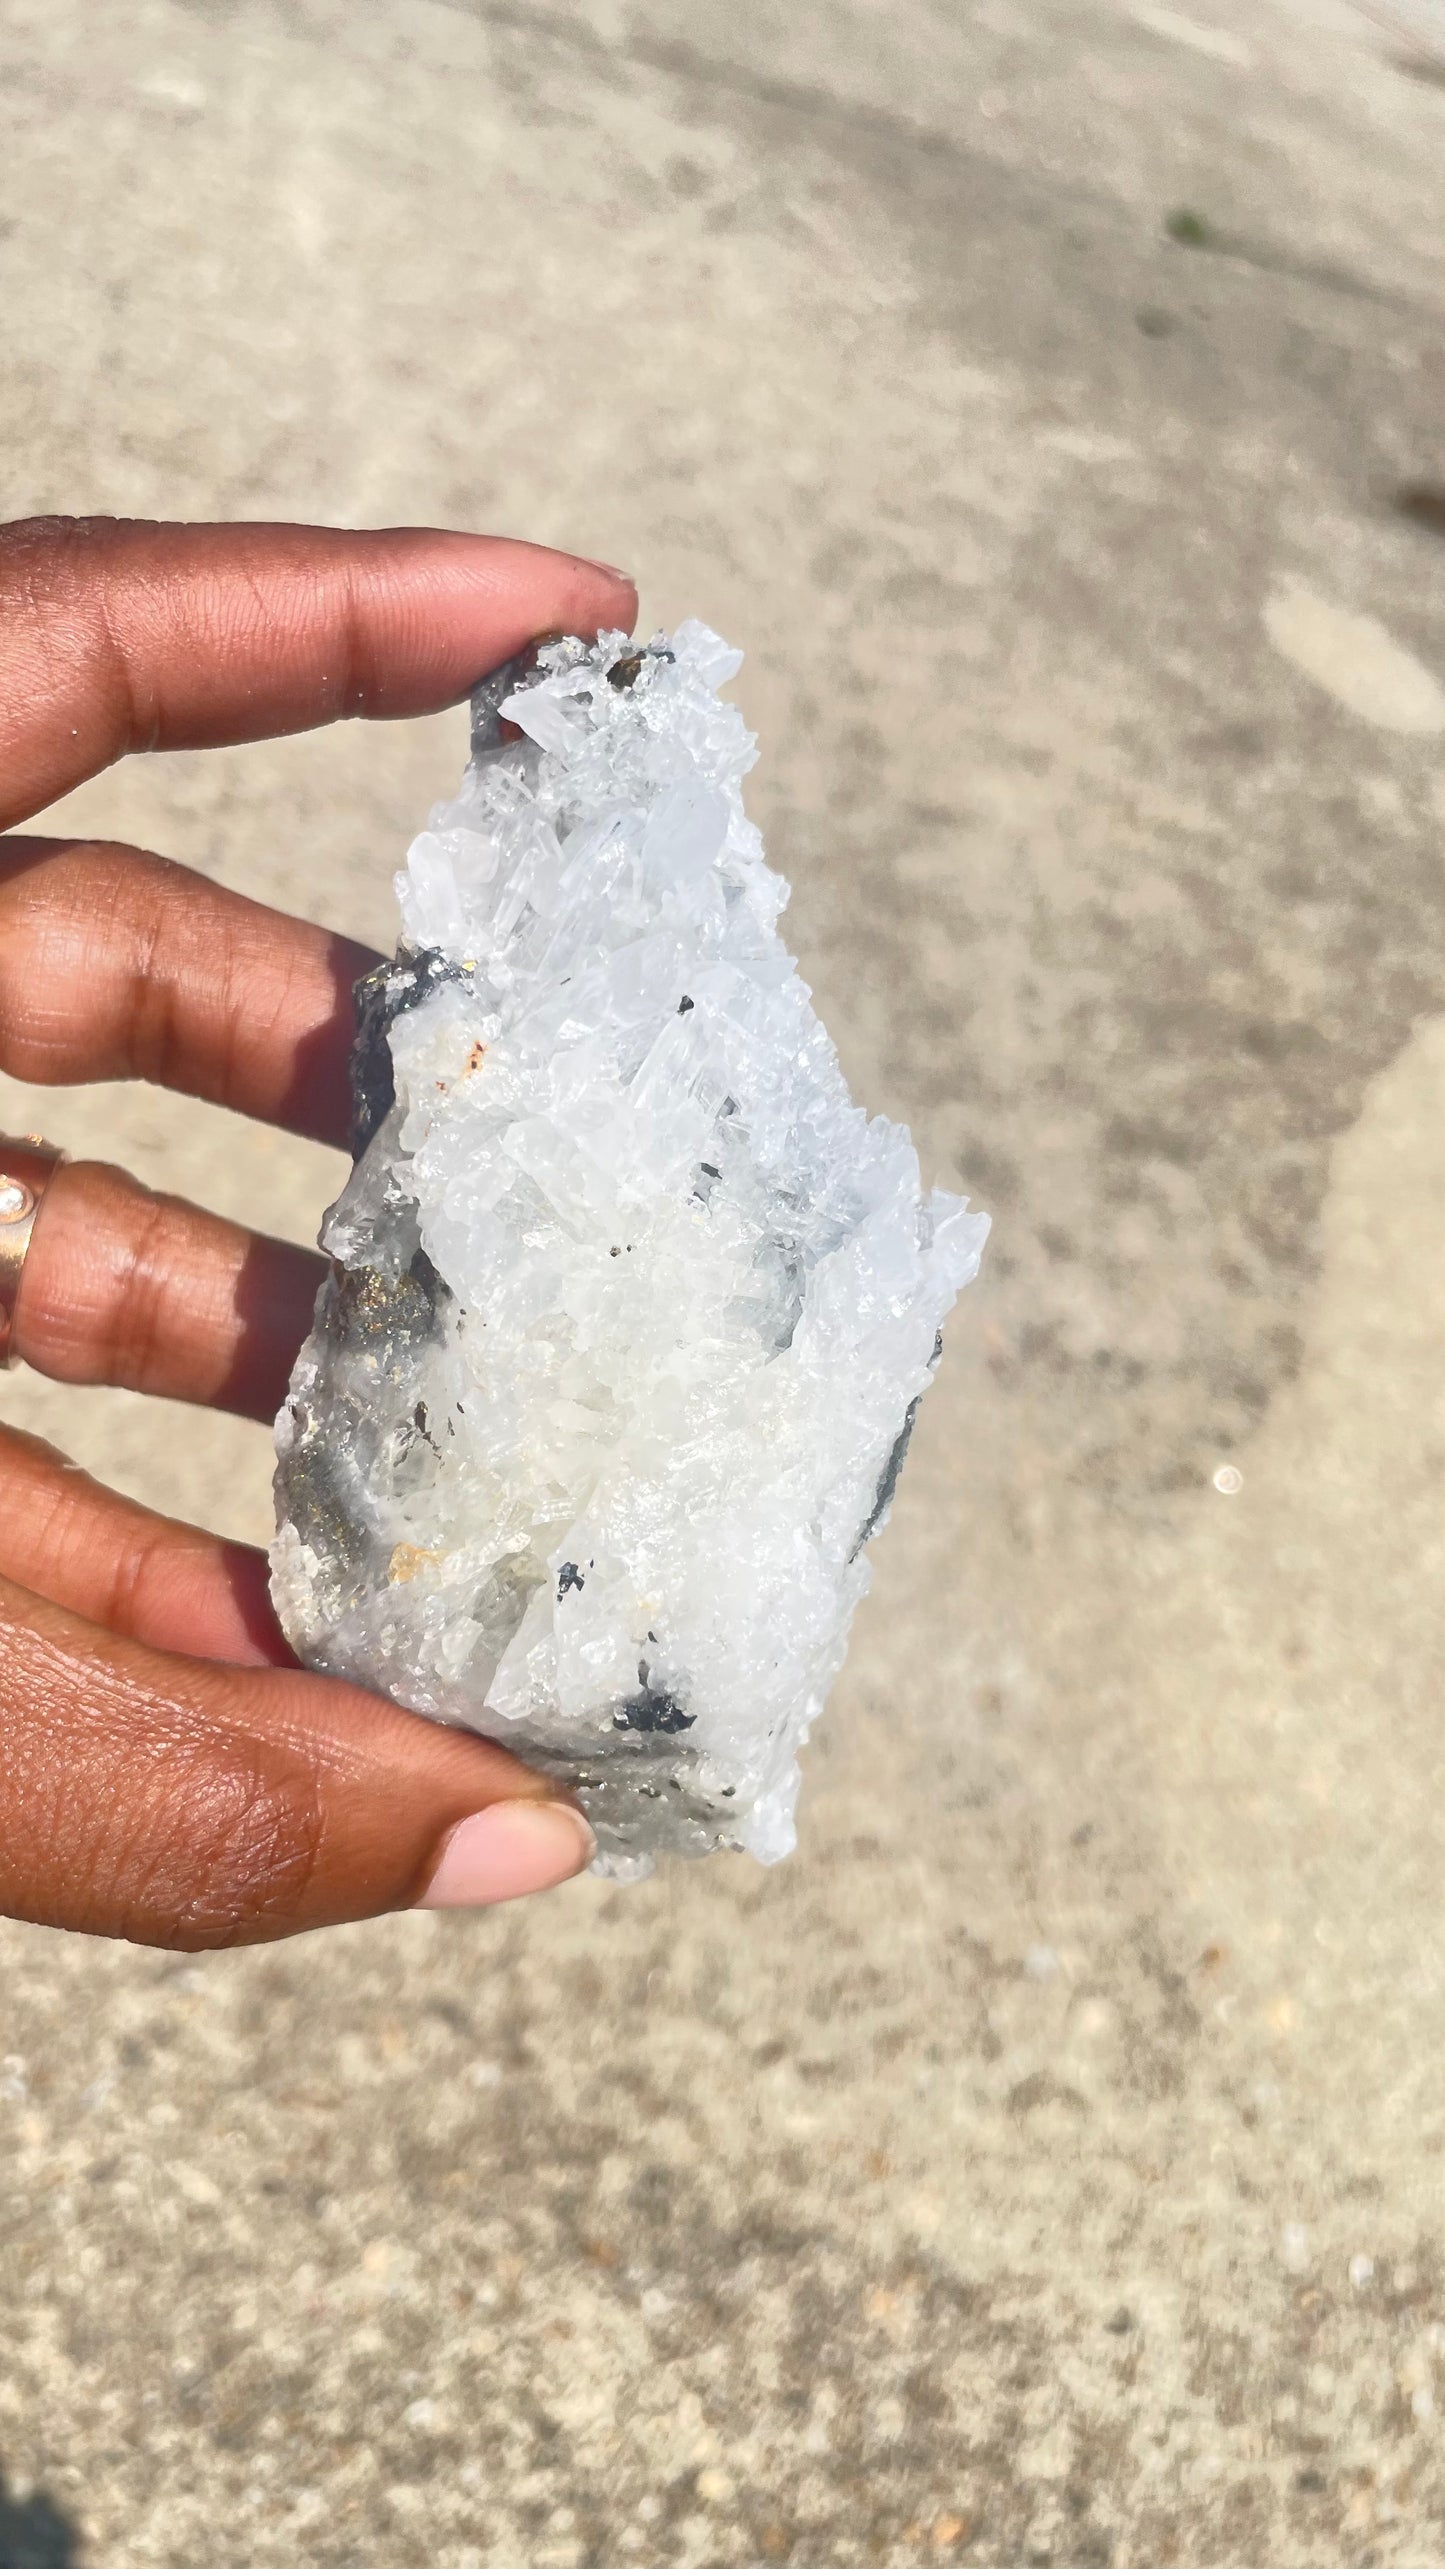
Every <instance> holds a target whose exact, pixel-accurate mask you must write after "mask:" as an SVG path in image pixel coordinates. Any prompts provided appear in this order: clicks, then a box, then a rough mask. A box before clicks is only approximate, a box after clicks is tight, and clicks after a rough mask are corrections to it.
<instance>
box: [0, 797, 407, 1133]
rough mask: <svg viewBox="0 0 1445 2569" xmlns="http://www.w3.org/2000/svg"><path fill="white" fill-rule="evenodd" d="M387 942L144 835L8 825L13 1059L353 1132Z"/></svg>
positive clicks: (6, 1002)
mask: <svg viewBox="0 0 1445 2569" xmlns="http://www.w3.org/2000/svg"><path fill="white" fill-rule="evenodd" d="M376 960H377V958H376V956H375V955H374V954H373V953H372V952H371V950H370V948H369V947H366V946H359V945H354V944H353V943H352V941H351V940H350V938H348V937H338V936H331V935H329V934H328V933H327V931H326V930H325V929H324V928H315V927H311V926H309V925H308V924H307V922H306V921H305V920H302V919H291V918H287V917H286V916H285V914H284V913H283V912H281V911H279V910H270V909H267V908H266V907H265V906H264V905H263V904H262V903H261V902H259V901H248V900H245V899H244V898H243V897H242V896H241V895H240V894H239V893H236V892H227V891H223V890H222V888H221V887H220V885H219V884H215V883H208V882H207V881H206V880H205V878H204V876H202V875H199V874H192V873H190V872H189V871H188V869H187V868H186V867H185V866H181V865H172V864H169V863H168V862H167V861H166V859H165V858H163V857H159V856H148V855H146V854H144V853H143V852H142V851H141V850H140V849H138V848H129V847H114V846H109V845H103V844H96V843H95V842H92V841H87V840H80V839H40V838H8V839H0V1071H5V1072H7V1073H8V1074H9V1076H10V1077H11V1078H12V1079H23V1080H28V1081H30V1082H32V1083H34V1084H36V1085H52V1084H54V1085H60V1084H64V1083H68V1082H73V1081H77V1080H96V1079H148V1080H152V1081H154V1082H156V1083H157V1084H158V1085H160V1086H162V1087H165V1088H178V1089H182V1090H184V1091H185V1092H186V1093H187V1094H188V1095H189V1096H192V1097H205V1098H209V1099H210V1100H212V1102H213V1103H215V1104H217V1105H220V1106H232V1107H235V1108H236V1109H237V1111H238V1112H239V1113H241V1114H243V1115H253V1116H257V1117H259V1118H260V1119H262V1120H263V1121H264V1122H267V1123H272V1124H284V1125H287V1126H288V1127H289V1128H290V1129H291V1131H293V1132H298V1133H306V1134H309V1135H311V1136H312V1138H313V1139H315V1140H317V1141H323V1142H335V1143H344V1141H345V1139H346V1132H347V1124H348V1120H349V1114H350V1101H349V1094H348V1088H347V1067H346V1066H347V1057H348V1052H349V1049H350V1044H351V1035H352V1023H353V1017H352V996H351V994H352V987H353V984H354V983H355V982H356V980H357V979H358V977H359V975H360V974H362V973H363V972H367V971H369V970H370V969H371V966H372V965H373V964H374V963H375V962H376Z"/></svg>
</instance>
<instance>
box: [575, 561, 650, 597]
mask: <svg viewBox="0 0 1445 2569" xmlns="http://www.w3.org/2000/svg"><path fill="white" fill-rule="evenodd" d="M577 559H578V561H579V562H585V563H586V565H587V568H588V570H589V571H605V572H606V574H607V577H608V579H609V580H625V582H626V583H627V586H628V588H629V589H635V588H636V586H637V582H636V581H635V580H634V578H633V576H632V573H631V572H630V571H619V569H618V567H617V564H616V563H615V562H594V561H593V559H592V556H591V555H590V553H579V554H578V556H577Z"/></svg>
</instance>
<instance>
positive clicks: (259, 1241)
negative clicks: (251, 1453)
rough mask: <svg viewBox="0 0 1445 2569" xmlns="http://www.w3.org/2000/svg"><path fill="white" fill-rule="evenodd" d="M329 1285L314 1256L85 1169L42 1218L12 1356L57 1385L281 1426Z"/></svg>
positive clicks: (60, 1178)
mask: <svg viewBox="0 0 1445 2569" xmlns="http://www.w3.org/2000/svg"><path fill="white" fill-rule="evenodd" d="M324 1273H325V1266H324V1262H323V1261H322V1260H321V1259H320V1258H318V1257H317V1256H316V1255H315V1254H314V1252H313V1251H311V1250H309V1249H297V1248H293V1247H292V1246H291V1244H290V1243H289V1242H287V1241H284V1240H271V1239H267V1238H266V1237H265V1236H264V1235H262V1234H261V1233H258V1232H255V1231H246V1230H243V1229H242V1228H241V1226H240V1225H239V1224H238V1223H235V1222H225V1221H223V1220H222V1219H221V1217H220V1216H219V1214H215V1213H203V1212H202V1211H201V1209H200V1207H199V1206H198V1205H194V1204H186V1203H184V1202H182V1200H181V1199H180V1198H179V1197H178V1196H173V1195H155V1194H152V1192H151V1190H150V1188H149V1187H145V1186H142V1185H141V1184H140V1183H139V1181H138V1180H137V1179H135V1178H133V1177H128V1176H127V1175H126V1174H125V1172H124V1171H123V1170H122V1169H113V1168H107V1167H105V1166H104V1165H103V1164H102V1163H101V1162H100V1161H97V1160H80V1161H76V1162H73V1163H71V1164H69V1165H67V1166H65V1167H63V1168H59V1169H57V1170H56V1172H55V1175H54V1176H53V1177H52V1179H51V1181H50V1184H49V1185H48V1187H47V1188H46V1191H45V1198H44V1201H43V1203H42V1205H41V1207H40V1211H39V1213H38V1214H37V1216H36V1220H35V1228H34V1231H33V1233H32V1235H31V1241H30V1248H29V1252H28V1254H27V1256H26V1260H25V1266H24V1270H23V1272H22V1275H21V1279H20V1287H19V1291H18V1293H17V1295H16V1301H15V1321H14V1338H13V1345H14V1350H15V1353H16V1354H17V1355H18V1356H20V1357H22V1358H23V1359H24V1361H25V1362H26V1363H27V1364H29V1365H33V1366H34V1367H35V1369H36V1371H37V1373H42V1374H49V1375H50V1376H51V1377H52V1378H53V1379H54V1380H55V1381H57V1382H63V1383H113V1384H119V1385H121V1386H123V1387H124V1388H125V1389H126V1390H128V1391H139V1392H159V1393H162V1394H164V1395H165V1396H166V1397H167V1398H168V1399H171V1400H188V1401H199V1402H205V1403H207V1404H208V1405H209V1406H210V1407H212V1408H215V1409H230V1410H236V1411H238V1412H239V1413H240V1415H241V1416H242V1417H244V1418H266V1419H269V1418H274V1416H275V1414H276V1412H277V1410H278V1409H279V1408H280V1406H281V1402H282V1400H283V1399H284V1397H285V1392H286V1384H287V1380H288V1377H289V1375H290V1371H291V1365H292V1361H293V1359H294V1357H295V1354H296V1350H297V1348H298V1347H299V1346H300V1344H301V1341H302V1339H303V1338H304V1337H305V1335H306V1332H307V1330H308V1329H309V1328H310V1326H311V1311H312V1305H313V1304H314V1302H315V1299H316V1290H317V1287H318V1285H319V1284H320V1282H321V1279H322V1276H323V1275H324Z"/></svg>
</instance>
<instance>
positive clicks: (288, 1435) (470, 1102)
mask: <svg viewBox="0 0 1445 2569" xmlns="http://www.w3.org/2000/svg"><path fill="white" fill-rule="evenodd" d="M738 665H739V655H738V654H737V653H736V652H733V651H730V650H729V649H728V648H727V647H726V645H725V644H723V643H722V642H720V641H719V640H718V638H717V636H716V635H715V634H712V633H709V632H708V631H707V630H706V629H705V627H703V626H702V625H699V624H696V623H689V624H685V625H683V626H682V627H681V628H680V629H679V631H678V632H677V633H676V634H675V635H673V636H672V638H671V640H670V641H666V640H663V639H662V638H661V637H659V638H658V639H657V640H656V641H654V642H653V643H652V644H650V645H649V646H648V647H647V648H646V649H645V650H638V649H637V648H635V647H634V646H633V645H632V644H631V643H630V642H628V641H627V640H626V638H625V637H624V636H622V635H620V634H612V635H608V636H604V637H603V638H602V639H601V640H600V641H599V642H598V643H597V644H595V645H592V646H584V645H583V644H581V643H578V642H573V641H562V642H558V643H554V644H552V645H550V646H548V647H546V648H544V649H543V650H542V651H541V652H540V654H539V655H538V656H537V657H536V659H535V661H534V662H531V663H529V664H527V665H526V666H525V668H521V667H517V666H514V667H513V669H512V670H511V671H510V672H506V673H503V675H502V676H501V677H500V678H499V679H494V680H492V681H491V682H489V684H488V685H487V686H486V687H484V688H482V689H480V690H479V691H478V694H477V697H476V699H475V700H474V707H473V715H474V741H473V759H472V764H471V766H470V767H469V769H468V771H467V774H466V776H465V778H464V780H463V783H462V787H461V791H460V793H459V794H458V796H457V799H456V800H455V802H452V803H448V804H444V805H442V806H440V807H439V808H438V809H437V810H436V811H435V812H434V813H433V815H432V819H431V825H430V827H429V828H428V829H426V830H424V831H423V832H422V834H421V836H420V837H419V838H418V839H417V840H416V842H415V844H414V846H413V847H412V849H411V851H410V854H409V856H408V859H407V865H406V870H405V872H404V873H403V874H401V875H399V876H398V877H397V889H398V894H399V897H400V902H401V919H402V940H401V944H400V947H399V949H398V953H397V957H396V960H395V962H394V963H392V964H388V965H386V966H384V967H383V968H382V969H381V970H380V971H378V972H377V973H375V974H373V975H372V976H371V978H370V979H369V980H368V981H366V982H364V983H362V985H361V988H360V994H359V1003H360V1013H359V1032H358V1040H357V1052H356V1059H355V1084H356V1091H357V1113H358V1131H357V1144H358V1158H357V1162H356V1167H355V1170H354V1172H353V1175H352V1177H351V1180H350V1182H349V1184H348V1186H347V1188H346V1190H345V1193H344V1194H343V1195H342V1197H341V1199H340V1201H339V1203H338V1204H337V1205H336V1206H335V1207H334V1208H333V1209H332V1211H331V1212H330V1213H329V1214H328V1216H327V1218H326V1222H325V1224H324V1227H323V1230H322V1245H323V1247H324V1248H325V1249H326V1250H327V1251H328V1252H329V1255H330V1258H331V1261H332V1268H331V1275H330V1279H329V1281H328V1283H327V1284H326V1285H325V1286H324V1287H323V1289H322V1292H321V1294H320V1297H319V1299H318V1302H317V1307H316V1320H315V1326H314V1328H313V1331H312V1334H311V1337H310V1338H309V1339H308V1341H307V1343H306V1346H305V1347H304V1348H303V1350H302V1353H301V1355H300V1357H299V1359H298V1361H297V1365H296V1370H295V1374H294V1376H293V1379H292V1384H291V1391H290V1395H289V1398H288V1400H287V1402H286V1406H285V1408H284V1409H283V1410H282V1412H281V1415H280V1418H279V1419H278V1421H277V1447H278V1452H279V1457H280V1461H279V1468H278V1472H277V1482H276V1487H277V1500H278V1524H279V1531H278V1534H277V1538H276V1544H275V1549H274V1553H273V1583H274V1592H275V1597H276V1603H277V1606H278V1609H279V1611H280V1615H281V1620H282V1622H283V1624H284V1626H285V1628H286V1631H287V1633H288V1635H289V1636H290V1639H291V1641H292V1644H293V1646H294V1647H295V1648H296V1650H297V1651H298V1653H299V1654H300V1656H301V1658H302V1659H303V1660H305V1661H306V1662H307V1663H308V1664H309V1665H310V1666H311V1667H313V1668H320V1669H327V1670H330V1671H332V1672H334V1673H336V1674H339V1675H343V1676H347V1677H351V1678H353V1679H357V1680H359V1681H360V1682H361V1683H362V1684H364V1685H367V1686H371V1687H374V1688H377V1689H379V1690H381V1691H383V1692H385V1693H386V1694H389V1695H391V1696H394V1697H395V1698H396V1699H397V1701H398V1702H400V1703H402V1704H406V1705H410V1706H411V1707H412V1708H413V1709H414V1710H415V1711H417V1712H420V1713H429V1714H432V1715H434V1716H435V1717H437V1718H438V1719H440V1720H443V1721H450V1722H459V1723H466V1724H469V1725H471V1726H472V1727H473V1728H475V1729H477V1730H480V1731H483V1732H486V1733H487V1734H488V1735H489V1736H491V1737H493V1738H496V1739H499V1740H503V1741H505V1742H506V1743H507V1744H508V1745H509V1746H510V1747H513V1748H515V1749H516V1750H517V1751H518V1752H519V1754H520V1755H521V1756H523V1757H524V1758H526V1759H528V1760H529V1761H530V1762H531V1763H532V1764H533V1765H535V1766H539V1767H541V1768H543V1769H545V1770H546V1771H547V1772H549V1773H551V1774H553V1775H556V1776H560V1777H565V1778H566V1780H567V1781H568V1782H569V1783H570V1784H571V1785H573V1786H574V1787H575V1789H576V1791H577V1793H578V1795H579V1797H580V1799H581V1801H582V1804H583V1806H584V1807H585V1809H586V1811H587V1813H588V1816H589V1817H590V1819H591V1820H592V1823H593V1826H594V1827H595V1829H596V1830H597V1834H598V1845H599V1858H598V1861H599V1865H600V1867H601V1868H602V1869H603V1870H604V1871H610V1872H613V1873H617V1874H626V1873H629V1872H636V1871H640V1870H645V1869H646V1866H647V1863H648V1861H649V1860H650V1858H651V1856H652V1854H653V1853H654V1852H656V1851H658V1850H662V1849H667V1850H672V1851H675V1852H679V1853H683V1854H703V1853H706V1852H707V1851H708V1850H709V1849H711V1848H714V1847H720V1846H730V1847H744V1848H747V1849H748V1850H749V1851H750V1852H751V1853H752V1854H754V1855H755V1856H758V1857H761V1858H762V1859H763V1860H764V1861H765V1862H769V1861H772V1860H773V1859H775V1858H776V1857H778V1856H781V1855H785V1854H786V1853H787V1852H788V1850H789V1849H790V1847H791V1846H792V1843H793V1816H792V1815H793V1804H794V1799H795V1795H796V1790H797V1783H798V1768H797V1754H798V1750H799V1747H800V1746H801V1743H802V1741H803V1740H804V1738H805V1737H806V1735H807V1731H808V1728H809V1725H810V1723H811V1722H812V1721H813V1719H814V1717H815V1715H816V1714H817V1712H818V1710H819V1708H820V1707H821V1705H822V1703H823V1699H824V1696H825V1694H826V1692H827V1689H828V1685H829V1682H830V1680H831V1679H832V1677H833V1675H834V1673H835V1671H836V1670H837V1668H838V1666H839V1663H840V1661H841V1659H842V1656H843V1652H844V1647H845V1643H846V1638H847V1631H848V1625H849V1621H850V1618H851V1616H852V1613H853V1610H854V1607H855V1606H856V1604H857V1602H858V1599H859V1598H860V1597H861V1596H862V1594H863V1591H864V1588H865V1586H866V1584H867V1579H868V1571H867V1565H866V1562H865V1559H864V1546H865V1544H866V1543H867V1541H868V1538H869V1537H870V1535H872V1534H873V1533H874V1532H875V1531H876V1529H877V1527H878V1526H879V1525H880V1524H881V1523H882V1520H883V1518H884V1516H885V1515H886V1513H887V1510H888V1506H889V1503H890V1501H891V1499H892V1495H893V1489H894V1485H895V1482H896V1480H897V1476H898V1470H899V1466H900V1464H901V1461H902V1458H903V1453H904V1449H905V1447H906V1444H907V1440H908V1434H909V1430H910V1428H911V1426H912V1422H913V1417H914V1413H915V1410H916V1408H917V1405H918V1401H919V1398H920V1396H921V1394H922V1392H923V1391H924V1389H925V1388H926V1386H927V1383H928V1380H929V1377H930V1374H931V1372H932V1369H933V1366H934V1364H935V1363H936V1361H937V1356H938V1350H939V1345H940V1339H939V1330H940V1326H941V1324H942V1321H943V1318H944V1315H945V1313H946V1312H947V1311H948V1308H949V1306H950V1304H951V1303H952V1301H953V1299H954V1296H955V1294H956V1292H957V1291H958V1288H959V1287H960V1285H962V1284H964V1283H965V1282H966V1281H967V1279H968V1278H969V1277H970V1276H971V1275H972V1274H973V1273H974V1271H975V1269H976V1267H977V1264H978V1258H979V1252H980V1249H981V1246H982V1243H983V1237H984V1233H985V1231H986V1229H987V1223H986V1220H985V1219H984V1217H983V1216H981V1215H979V1214H974V1213H970V1212H969V1211H968V1210H967V1209H966V1207H965V1205H964V1203H963V1202H962V1201H961V1200H960V1199H958V1198H956V1197H953V1196H949V1195H944V1194H941V1193H933V1194H931V1195H925V1194H923V1193H922V1192H921V1190H920V1186H919V1176H918V1163H917V1159H916V1156H915V1154H914V1150H913V1145H912V1143H911V1142H910V1140H909V1137H908V1135H907V1133H906V1132H905V1131H904V1130H903V1129H902V1127H901V1126H899V1125H896V1124H890V1123H887V1122H885V1121H884V1120H883V1119H882V1118H880V1117H874V1118H872V1119H870V1118H869V1117H868V1116H867V1115H866V1114H865V1113H864V1112H863V1110H862V1109H861V1108H860V1107H858V1106H855V1105H854V1104H853V1102H852V1100H851V1098H850V1097H849V1094H848V1091H847V1088H846V1086H845V1084H844V1080H843V1076H842V1073H841V1071H840V1069H839V1066H838V1061H837V1057H836V1055H835V1053H834V1050H833V1047H832V1044H831V1043H830V1042H829V1040H828V1037H827V1035H826V1034H825V1033H824V1030H823V1028H822V1026H821V1025H820V1024H819V1022H818V1019H817V1017H816V1016H815V1015H814V1013H813V1009H812V1006H811V1004H810V1000H809V994H808V991H807V989H806V987H805V985H804V984H803V982H802V981H801V980H800V979H799V977H798V974H797V971H796V968H795V966H794V964H793V962H792V959H791V957H790V956H789V954H788V953H787V951H786V949H785V948H784V946H783V944H782V942H781V940H780V938H779V936H778V933H777V920H778V914H779V912H780V911H781V909H782V907H783V903H784V901H785V900H786V898H787V887H786V885H785V884H784V883H783V881H782V879H781V878H780V876H778V875H777V874H775V873H773V872H771V871H770V869H769V868H768V866H767V865H766V864H765V863H764V861H763V851H762V844H761V841H760V839H759V836H758V833H757V831H756V829H755V828H754V827H753V826H752V824H751V822H749V821H748V819H747V818H746V817H745V814H744V811H743V803H742V791H741V788H742V780H743V777H744V776H745V774H746V773H747V770H748V768H749V767H750V766H751V764H752V761H753V757H754V744H753V740H752V737H751V735H750V733H749V732H748V731H747V730H746V728H745V727H744V724H743V722H742V719H741V716H740V715H739V714H738V713H737V711H736V709H735V708H734V707H732V706H731V705H727V704H724V703H722V702H721V701H720V700H719V697H718V694H717V692H716V691H717V689H718V688H719V687H720V686H721V685H723V684H724V683H725V682H726V681H727V680H728V679H729V678H730V677H731V676H732V675H733V674H734V672H735V670H736V669H737V667H738Z"/></svg>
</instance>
